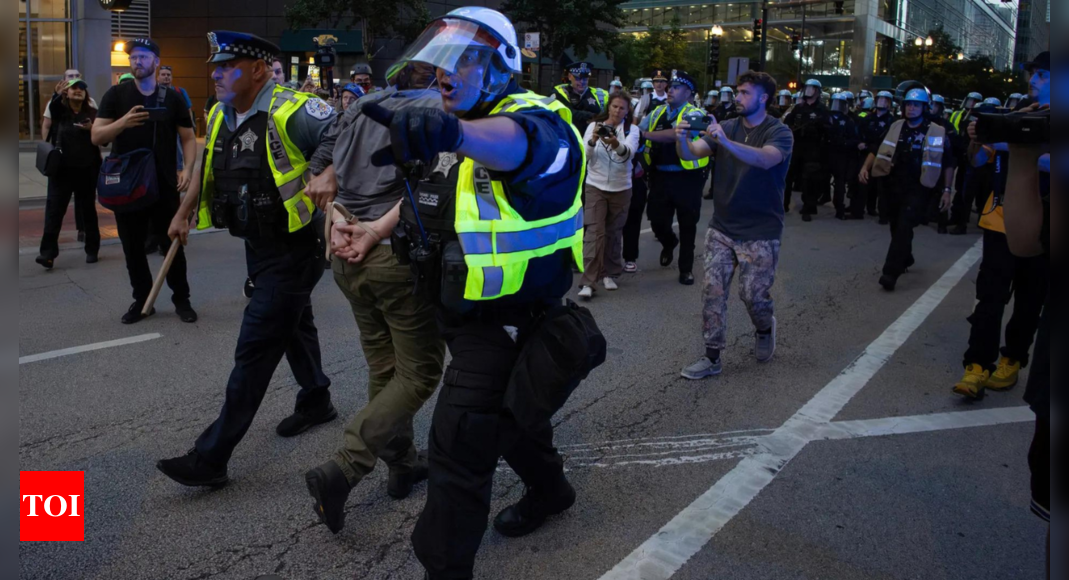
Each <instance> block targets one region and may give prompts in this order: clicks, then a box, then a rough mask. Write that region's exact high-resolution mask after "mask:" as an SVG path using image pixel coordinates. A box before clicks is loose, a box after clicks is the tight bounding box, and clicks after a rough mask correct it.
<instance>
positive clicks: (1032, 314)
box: [964, 230, 1050, 371]
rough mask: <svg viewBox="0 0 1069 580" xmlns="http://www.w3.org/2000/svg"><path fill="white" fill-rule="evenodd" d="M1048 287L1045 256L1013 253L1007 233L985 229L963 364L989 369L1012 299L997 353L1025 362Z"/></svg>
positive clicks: (994, 362)
mask: <svg viewBox="0 0 1069 580" xmlns="http://www.w3.org/2000/svg"><path fill="white" fill-rule="evenodd" d="M1049 286H1050V261H1049V259H1048V258H1047V257H1046V256H1039V257H1035V258H1018V257H1017V256H1014V255H1013V254H1012V253H1010V246H1009V242H1008V241H1007V240H1006V234H1003V233H999V232H992V231H989V230H984V258H983V261H981V262H980V276H979V277H978V278H977V279H976V308H975V310H973V313H972V316H970V317H969V323H970V324H972V331H971V332H970V333H969V350H968V351H966V353H965V361H964V364H965V366H966V367H968V366H969V365H971V364H978V365H981V366H983V367H984V368H985V369H987V370H990V371H994V370H995V368H996V363H997V362H998V357H999V354H1000V352H999V345H1000V343H1001V339H1002V336H1001V335H1002V320H1003V314H1004V313H1005V311H1006V306H1007V305H1008V304H1009V303H1010V298H1013V315H1012V316H1011V317H1010V322H1009V324H1007V325H1006V347H1005V348H1003V349H1002V351H1001V354H1002V356H1005V357H1008V358H1010V359H1013V360H1015V361H1018V362H1020V363H1021V366H1022V367H1026V366H1028V351H1029V350H1030V349H1031V348H1032V343H1033V342H1034V341H1035V337H1036V330H1037V329H1038V328H1039V318H1040V315H1041V314H1042V313H1043V305H1044V304H1045V303H1046V301H1047V291H1048V289H1049Z"/></svg>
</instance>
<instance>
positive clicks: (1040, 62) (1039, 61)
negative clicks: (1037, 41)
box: [1024, 51, 1050, 73]
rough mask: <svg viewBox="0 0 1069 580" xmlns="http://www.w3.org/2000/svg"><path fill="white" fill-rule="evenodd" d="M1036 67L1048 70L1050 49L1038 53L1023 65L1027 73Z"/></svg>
mask: <svg viewBox="0 0 1069 580" xmlns="http://www.w3.org/2000/svg"><path fill="white" fill-rule="evenodd" d="M1037 69H1038V70H1045V71H1049V70H1050V51H1047V52H1041V53H1039V56H1037V57H1036V58H1034V59H1032V62H1029V63H1025V65H1024V70H1026V71H1028V72H1029V73H1033V72H1035V71H1036V70H1037Z"/></svg>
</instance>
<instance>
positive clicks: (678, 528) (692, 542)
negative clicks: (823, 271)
mask: <svg viewBox="0 0 1069 580" xmlns="http://www.w3.org/2000/svg"><path fill="white" fill-rule="evenodd" d="M981 247H982V242H977V243H976V245H975V246H973V247H972V248H971V249H969V250H968V251H967V252H965V255H963V256H962V257H961V258H960V259H959V260H958V261H957V262H956V263H955V264H954V265H953V266H951V268H950V269H949V270H948V271H947V272H946V273H945V274H943V276H942V277H941V278H940V279H939V280H938V281H937V282H936V283H935V284H934V285H933V286H932V287H931V288H929V289H928V291H927V292H925V293H924V295H923V296H921V297H920V299H918V300H917V302H915V303H914V304H913V305H912V306H911V307H910V308H909V309H908V310H906V312H905V313H903V314H902V316H901V317H900V318H899V319H898V320H897V321H895V323H894V324H892V325H891V326H890V327H889V328H888V329H887V330H886V331H884V333H883V334H882V335H881V336H880V337H879V338H877V339H876V341H875V342H873V343H872V344H870V345H869V347H868V348H866V349H865V352H864V353H863V354H862V355H861V356H860V357H858V358H857V360H855V361H854V362H853V363H852V364H851V365H850V366H848V367H847V368H846V369H845V370H843V372H842V373H840V374H839V376H838V377H836V378H835V379H834V380H832V381H831V382H830V383H829V384H828V385H827V386H826V387H824V389H822V390H821V391H820V392H819V393H817V395H816V396H815V397H813V399H812V400H810V401H809V403H807V404H806V405H805V406H804V407H802V409H801V410H799V411H798V412H797V413H796V414H795V415H794V416H793V417H791V418H790V419H789V420H788V421H787V422H786V423H785V424H784V425H783V426H782V427H780V428H779V429H777V430H776V431H775V432H774V433H773V434H772V435H769V436H768V437H767V438H765V439H764V440H763V442H762V445H761V447H762V449H761V451H760V452H759V453H757V454H756V455H752V456H750V457H747V458H745V459H743V460H742V461H741V462H740V463H739V465H738V466H736V467H735V469H733V470H732V471H731V472H730V473H728V474H727V475H726V476H724V478H723V479H721V480H720V481H719V482H717V483H716V485H714V486H713V487H712V488H710V489H709V490H708V491H706V492H705V493H704V494H702V495H701V496H700V497H699V498H698V499H697V500H695V501H694V502H693V503H692V504H691V505H689V506H688V507H687V508H685V509H684V510H683V511H682V512H680V513H679V515H677V516H676V517H675V518H673V519H672V521H670V522H668V524H666V525H665V526H664V527H663V528H661V530H660V531H659V532H657V533H656V534H654V536H653V537H651V538H650V539H648V540H646V542H644V543H643V544H642V545H641V546H639V547H638V548H637V549H635V551H633V552H632V553H631V554H630V555H628V556H627V557H626V558H624V560H623V561H622V562H620V563H619V564H617V565H616V567H614V568H613V569H612V570H609V571H608V572H606V573H605V575H603V576H602V577H601V580H668V579H669V578H671V577H672V576H674V575H675V574H676V572H678V571H679V570H680V569H681V568H682V567H683V566H684V565H685V564H686V563H687V561H689V560H690V559H691V558H693V557H694V556H695V555H696V554H697V553H698V552H699V551H701V549H702V548H704V547H705V545H706V544H708V543H709V542H710V541H711V540H712V539H713V537H714V536H716V534H717V533H718V532H720V530H722V529H724V526H726V525H727V524H728V523H729V522H731V520H733V519H734V518H735V517H736V516H737V515H738V514H739V513H740V512H742V510H743V509H745V508H746V506H748V505H749V504H750V502H752V501H753V500H754V498H756V497H757V496H758V494H760V493H761V491H763V490H764V489H765V488H766V487H767V486H768V485H769V484H770V483H772V481H773V480H774V479H775V478H776V476H777V475H779V473H780V472H781V471H782V470H783V468H784V467H786V465H787V464H788V463H790V461H791V460H793V459H794V458H795V457H797V456H798V453H799V452H801V451H802V449H804V448H805V446H806V445H808V444H809V443H810V442H811V441H814V440H819V439H820V438H821V433H822V432H823V431H824V430H825V429H827V427H828V424H829V423H830V422H831V420H832V419H834V418H835V416H836V415H837V414H839V412H841V411H842V410H843V408H844V407H846V405H847V404H848V403H849V402H850V400H851V399H853V398H854V397H855V396H856V395H857V394H858V393H859V392H861V389H863V388H864V387H865V385H867V384H868V382H869V381H870V380H872V377H873V376H875V375H876V373H877V372H878V371H879V370H880V369H881V368H883V366H884V365H886V364H887V362H888V361H889V360H890V359H891V357H892V356H893V355H894V354H895V352H897V351H898V349H899V348H901V347H902V345H903V344H905V343H906V341H907V340H908V339H909V337H910V336H912V335H913V333H914V332H915V331H916V330H917V328H919V327H920V325H921V324H922V323H923V322H924V321H925V320H926V319H927V318H928V317H929V316H930V315H931V314H932V312H933V311H934V310H935V309H936V307H937V306H939V304H940V303H942V302H943V300H944V299H945V298H946V297H947V295H948V294H949V293H950V291H951V290H952V289H953V288H954V287H955V286H957V284H958V283H959V282H960V281H961V280H962V278H964V277H965V275H966V274H967V273H968V272H969V270H970V269H971V268H972V267H973V266H974V265H975V264H976V262H977V261H979V259H980V257H981V255H982V252H981Z"/></svg>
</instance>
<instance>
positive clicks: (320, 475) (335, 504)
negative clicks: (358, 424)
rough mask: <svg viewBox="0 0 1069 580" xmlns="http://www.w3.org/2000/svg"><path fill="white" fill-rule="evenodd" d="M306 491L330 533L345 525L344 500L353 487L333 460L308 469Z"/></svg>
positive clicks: (339, 529)
mask: <svg viewBox="0 0 1069 580" xmlns="http://www.w3.org/2000/svg"><path fill="white" fill-rule="evenodd" d="M304 482H305V484H307V485H308V493H310V494H311V495H312V498H313V499H315V501H316V505H315V511H316V516H318V517H319V521H321V522H323V523H324V524H325V525H326V526H327V529H328V530H330V532H331V533H333V534H337V533H338V532H340V531H342V528H344V527H345V500H347V499H349V492H351V491H352V490H353V488H352V487H351V486H350V485H349V481H348V480H347V479H345V474H344V473H342V470H341V468H340V467H338V464H337V463H334V461H333V460H332V461H328V462H326V463H324V464H323V465H320V466H319V467H317V468H315V469H313V470H312V471H309V472H308V473H306V474H305V475H304Z"/></svg>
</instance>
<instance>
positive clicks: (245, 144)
mask: <svg viewBox="0 0 1069 580" xmlns="http://www.w3.org/2000/svg"><path fill="white" fill-rule="evenodd" d="M259 139H260V138H259V137H257V136H256V133H253V132H252V129H247V130H246V131H245V134H243V135H242V136H241V137H238V140H239V141H241V150H242V151H255V149H254V147H255V146H256V142H257V141H258V140H259Z"/></svg>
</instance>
